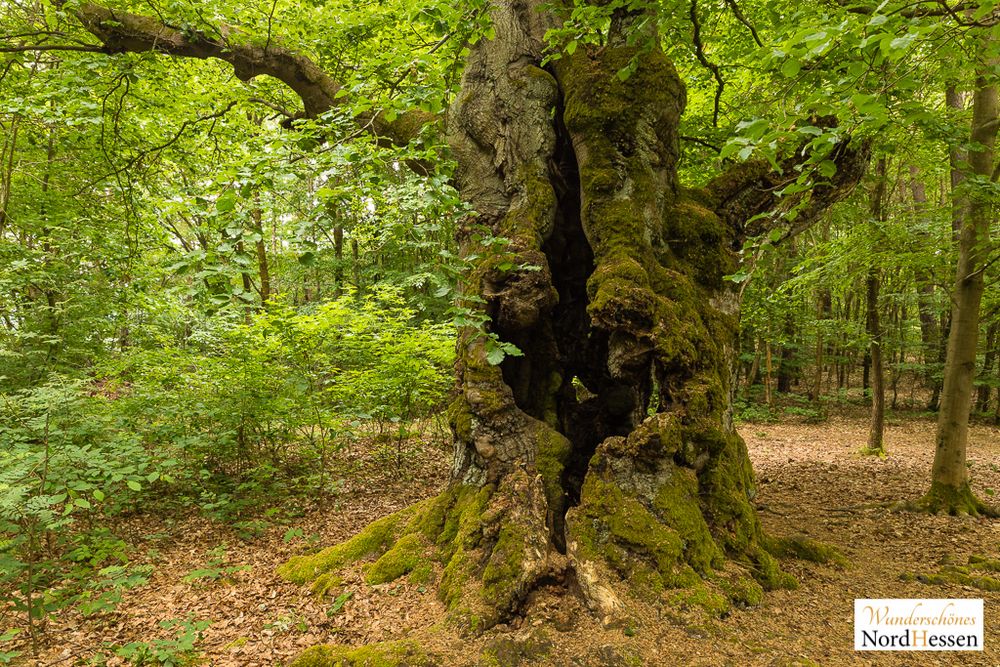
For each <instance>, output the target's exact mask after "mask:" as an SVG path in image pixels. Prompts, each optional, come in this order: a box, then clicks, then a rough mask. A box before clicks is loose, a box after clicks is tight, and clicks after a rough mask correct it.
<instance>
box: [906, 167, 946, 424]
mask: <svg viewBox="0 0 1000 667" xmlns="http://www.w3.org/2000/svg"><path fill="white" fill-rule="evenodd" d="M909 171H910V196H911V197H912V199H913V217H914V226H915V233H916V235H917V237H918V238H920V239H921V240H922V241H925V242H927V243H930V242H931V235H930V230H929V229H928V228H927V224H928V222H927V220H926V219H925V216H926V211H927V190H926V188H925V187H924V183H923V181H921V180H920V172H919V170H918V169H917V167H916V166H915V165H910V167H909ZM914 279H915V287H916V291H917V306H918V308H919V311H920V343H921V361H922V362H923V365H924V373H923V377H924V384H925V385H926V386H927V388H929V389H931V390H932V391H934V392H935V393H936V392H937V391H939V389H938V388H939V387H940V380H939V379H938V377H937V373H936V372H935V370H934V366H935V364H938V363H939V360H938V356H939V352H938V351H939V350H940V347H941V331H940V328H939V326H938V320H937V317H936V316H935V307H934V287H935V284H936V283H935V280H934V276H933V275H932V274H931V272H930V271H929V270H927V269H924V268H920V269H917V270H916V271H915V272H914ZM934 404H935V406H936V405H937V401H936V400H935V401H934ZM935 409H936V407H935Z"/></svg>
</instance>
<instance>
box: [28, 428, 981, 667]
mask: <svg viewBox="0 0 1000 667" xmlns="http://www.w3.org/2000/svg"><path fill="white" fill-rule="evenodd" d="M740 430H741V432H742V434H743V435H744V437H745V438H746V440H747V444H748V446H749V449H750V456H751V458H752V460H753V464H754V469H755V471H756V474H757V478H758V481H759V486H760V493H759V496H758V498H757V501H758V503H759V504H760V505H761V506H762V508H763V509H762V513H761V517H762V520H763V523H764V527H765V530H767V531H768V532H769V533H771V534H774V535H792V534H805V535H808V536H809V537H811V538H813V539H816V540H820V541H823V542H826V543H829V544H832V545H834V546H836V547H838V548H839V549H840V550H841V551H842V552H843V553H844V554H845V555H846V556H847V557H848V559H849V560H850V566H849V567H847V568H846V569H839V568H837V567H834V566H828V565H817V564H813V563H806V562H801V561H794V560H790V561H785V562H783V566H784V567H785V568H786V569H787V570H788V571H790V572H791V573H792V574H794V575H795V576H796V577H797V578H798V580H799V582H800V587H799V588H798V589H797V590H793V591H777V592H772V593H769V594H768V595H767V596H766V597H765V600H764V602H763V604H762V605H761V606H759V607H756V608H753V609H744V610H736V611H734V612H733V613H732V614H730V615H729V616H728V617H726V618H724V619H713V620H707V621H706V620H704V619H701V620H693V618H688V617H686V616H685V615H680V614H679V615H675V616H671V617H670V618H664V619H660V620H658V621H649V622H645V623H640V625H639V626H638V627H637V628H636V629H635V631H634V632H633V631H629V632H628V633H627V634H628V635H629V636H627V635H626V633H625V632H623V631H622V630H621V629H617V630H615V629H611V630H605V629H603V628H602V627H601V626H600V624H599V623H598V622H597V621H596V620H595V619H593V618H592V617H591V616H590V615H589V614H588V613H587V612H586V611H585V610H583V608H582V607H580V605H579V603H578V602H577V601H576V599H575V598H574V597H573V596H571V595H567V594H565V593H564V592H563V591H559V590H551V591H542V592H541V593H540V594H538V595H536V597H535V598H534V599H533V601H532V602H531V604H530V605H529V608H528V610H527V614H526V616H525V618H524V619H521V620H519V622H518V623H517V625H516V627H510V626H502V627H500V628H497V629H495V630H494V631H491V632H490V633H489V634H487V636H485V637H482V638H479V639H476V640H474V641H468V642H466V641H463V640H461V639H460V638H458V637H456V636H450V635H448V634H447V632H446V631H442V630H438V631H437V632H435V633H433V634H428V633H427V630H426V629H427V628H428V627H430V626H432V625H434V624H437V623H439V622H440V621H441V619H442V618H443V615H444V609H443V606H442V604H441V603H440V602H439V601H438V600H437V598H436V596H435V595H434V589H433V586H430V587H427V588H424V587H422V586H416V585H413V584H410V583H408V582H406V581H401V582H399V583H394V584H388V585H382V586H375V587H371V586H367V585H365V584H364V583H363V581H362V579H361V576H360V572H359V571H354V572H352V573H349V574H348V575H347V576H346V577H345V586H344V588H343V589H342V590H343V591H344V592H345V593H350V596H349V597H348V596H347V595H342V596H341V597H339V598H337V599H336V600H333V599H330V598H328V599H324V600H319V599H316V598H315V597H312V596H310V595H309V594H308V592H307V591H306V590H304V589H302V588H300V587H298V586H295V585H291V584H289V583H287V582H284V581H282V580H281V579H279V578H278V577H277V576H276V575H275V574H274V570H275V567H276V566H277V565H278V564H280V563H282V562H283V561H284V560H286V559H287V558H288V557H289V556H291V555H294V554H296V553H301V552H302V551H303V550H305V549H306V548H307V547H308V546H309V545H310V544H311V545H328V544H333V543H336V542H338V541H340V540H343V539H346V538H348V537H350V536H351V535H352V534H354V533H355V532H357V531H358V530H359V529H361V528H362V527H364V526H365V525H366V524H367V523H369V522H370V521H371V520H373V519H375V518H377V517H378V516H382V515H385V514H388V513H390V512H392V511H395V510H397V509H400V508H402V507H404V506H406V505H408V504H410V503H412V502H414V501H416V500H419V499H421V498H424V497H427V496H430V495H432V494H433V493H435V492H436V491H437V490H438V489H439V488H440V487H441V486H442V485H443V484H444V482H445V474H446V471H447V469H448V458H449V455H450V448H446V447H445V446H444V445H443V444H442V443H437V444H435V445H433V446H424V447H419V448H417V447H414V448H412V449H409V450H405V452H404V455H403V459H402V460H401V461H398V462H394V463H391V464H388V465H387V464H386V462H385V461H384V460H383V459H380V462H376V461H374V460H373V457H374V453H373V452H374V450H373V449H364V448H355V450H354V451H353V452H347V451H344V452H342V453H340V454H339V455H338V456H339V457H340V460H339V462H338V463H339V465H341V466H342V467H343V469H344V470H347V469H348V467H349V466H350V469H352V470H355V471H360V472H352V473H351V474H350V475H346V474H345V475H344V477H345V483H344V486H343V487H342V489H341V490H340V492H339V493H338V494H336V495H335V496H330V497H327V498H326V499H324V500H323V501H322V502H321V503H317V505H316V506H315V507H312V508H310V509H307V511H306V512H305V514H304V515H303V516H301V517H299V518H297V519H294V520H288V521H285V522H284V523H282V524H281V525H273V526H272V527H271V528H269V529H268V530H266V531H265V532H264V534H263V535H260V536H258V537H256V538H255V539H252V540H250V541H244V540H240V539H239V537H238V536H236V535H235V534H234V532H233V531H232V529H230V528H227V527H225V526H222V525H220V524H218V523H213V522H210V521H208V520H206V519H202V518H197V517H184V518H174V519H169V518H163V517H152V516H144V517H137V518H135V519H133V520H132V525H130V526H128V528H129V530H128V534H131V535H134V536H136V537H135V538H134V539H135V546H136V547H137V548H136V553H138V554H146V559H145V561H143V558H142V557H141V556H140V557H138V559H137V561H136V562H148V563H150V564H152V565H154V566H155V570H154V571H153V574H152V575H151V577H150V580H149V582H148V583H147V584H145V585H143V586H141V587H138V588H135V589H133V590H130V591H127V592H125V593H124V596H123V600H122V602H121V603H120V604H119V605H118V607H117V609H115V610H114V611H113V612H111V613H107V614H103V615H98V616H92V617H88V618H84V617H82V616H80V615H78V614H75V613H72V614H63V615H61V616H60V617H57V618H56V619H55V620H53V621H52V622H50V625H49V628H48V638H49V640H48V643H47V645H46V647H45V648H44V650H43V652H42V653H41V655H40V656H39V657H38V658H37V659H31V660H29V661H26V662H24V663H22V664H28V665H46V666H51V665H71V664H94V663H99V662H101V661H102V659H101V658H99V657H97V656H101V655H104V656H111V657H110V658H109V659H108V660H107V663H106V664H108V665H116V664H124V663H123V661H122V659H121V658H119V657H114V656H113V654H112V651H111V647H115V646H122V645H125V644H127V643H129V642H145V643H151V642H153V641H155V639H156V638H166V639H170V638H172V637H175V636H176V634H177V630H176V628H174V629H170V630H168V629H164V628H162V627H161V622H163V621H166V620H170V619H198V620H207V621H211V625H209V626H208V628H207V629H206V630H205V631H204V634H203V637H202V639H201V640H200V641H199V642H198V643H197V645H196V650H197V651H199V652H200V659H199V660H198V661H197V662H198V664H206V665H240V666H247V667H250V666H256V665H260V666H265V665H267V666H271V665H283V664H286V663H287V662H288V661H289V660H290V659H291V658H292V657H294V656H295V655H296V654H297V653H298V652H299V651H301V650H302V649H304V648H306V647H308V646H311V645H314V644H317V643H340V644H351V645H360V644H364V643H369V642H377V641H383V640H389V639H399V638H402V637H405V636H408V635H413V636H417V637H421V638H423V639H424V640H426V641H429V642H430V644H431V645H430V646H429V648H431V649H432V650H433V651H434V652H435V653H437V654H438V655H439V656H440V660H441V664H442V665H445V666H450V665H455V666H456V667H457V666H459V665H476V664H477V661H478V656H479V655H480V653H481V651H482V650H483V649H484V648H486V647H492V649H493V650H494V652H495V653H497V654H499V655H501V656H507V658H508V659H509V660H508V661H507V662H503V661H501V664H522V665H558V666H572V665H579V666H581V667H589V666H593V667H602V666H603V667H615V666H618V665H622V666H628V665H664V666H668V665H733V666H743V665H783V666H790V665H801V666H807V665H868V664H871V665H959V664H961V665H1000V634H997V633H998V627H1000V611H998V610H1000V592H992V593H990V592H982V591H979V590H975V589H972V588H965V587H962V586H956V585H949V586H934V585H929V584H924V583H921V582H919V581H902V580H901V579H900V576H901V575H903V574H906V573H916V574H926V573H932V572H936V571H938V570H939V569H940V566H941V563H944V562H957V563H959V564H962V563H965V562H966V561H967V559H968V556H969V555H970V554H985V555H992V556H993V557H996V556H997V554H998V552H1000V521H989V520H977V519H972V518H950V517H935V516H923V515H914V514H908V513H892V512H890V511H889V510H888V509H887V508H885V507H881V506H878V504H879V503H884V502H887V501H896V500H900V499H915V498H917V497H918V496H919V495H920V494H921V492H922V491H924V490H925V488H926V486H927V478H928V471H929V469H930V465H931V458H932V453H933V439H934V438H933V435H934V424H933V422H932V421H930V420H928V419H925V418H917V417H913V418H910V417H906V418H894V419H891V420H890V422H889V424H888V427H887V432H886V445H887V449H888V452H889V454H888V457H887V458H885V459H878V458H873V457H865V456H861V455H860V454H859V453H858V450H859V449H860V447H861V446H862V445H863V444H864V443H865V440H866V435H867V423H866V419H865V417H864V414H863V412H861V411H860V410H859V411H858V413H857V414H856V415H842V416H835V417H831V418H830V419H829V420H827V421H825V422H823V423H819V424H804V423H773V424H772V423H766V424H763V423H761V424H743V425H742V426H741V427H740ZM969 458H970V460H971V462H972V465H971V472H972V478H973V480H974V489H975V491H976V492H977V494H979V495H980V496H981V497H983V498H986V499H988V500H994V501H995V500H997V497H996V496H991V493H992V489H1000V467H998V465H1000V429H997V428H996V427H989V426H982V425H979V426H975V427H973V429H972V432H971V442H970V450H969ZM400 471H402V473H401V472H400ZM859 506H861V507H859ZM289 529H298V530H292V532H289ZM220 545H226V548H225V555H224V556H223V557H222V560H224V561H225V562H224V563H221V564H220V563H218V562H216V563H215V564H214V565H211V566H206V562H208V561H210V560H211V559H212V558H213V556H212V553H213V550H217V549H218V547H220ZM214 553H215V558H216V561H218V560H219V554H220V553H221V552H219V551H215V552H214ZM236 566H245V568H244V569H238V570H234V568H235V567H236ZM206 568H207V569H208V570H209V572H214V573H215V574H216V576H208V577H202V578H198V579H195V580H194V581H185V576H186V575H189V574H190V573H192V572H193V571H198V570H199V569H202V570H204V569H206ZM188 578H189V579H190V577H188ZM862 597H863V598H880V597H887V598H920V597H973V598H978V597H981V598H984V599H985V614H986V637H985V644H986V650H985V651H984V652H981V653H942V652H924V653H880V654H877V653H870V652H869V653H856V652H854V650H853V630H852V628H853V621H852V618H853V601H854V599H855V598H862ZM428 638H429V639H428ZM164 646H169V644H165V645H164ZM21 648H22V649H23V648H24V647H21ZM525 656H527V657H525ZM95 658H96V660H95ZM518 658H520V660H521V661H520V663H518Z"/></svg>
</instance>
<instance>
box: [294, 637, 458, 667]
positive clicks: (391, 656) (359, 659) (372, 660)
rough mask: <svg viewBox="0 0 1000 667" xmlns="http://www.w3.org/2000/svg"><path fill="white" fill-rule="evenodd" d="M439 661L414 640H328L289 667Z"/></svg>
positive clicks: (406, 666)
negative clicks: (360, 642) (345, 642)
mask: <svg viewBox="0 0 1000 667" xmlns="http://www.w3.org/2000/svg"><path fill="white" fill-rule="evenodd" d="M438 664H440V663H439V662H438V661H437V660H435V659H434V658H433V657H432V656H430V655H429V654H428V653H427V652H425V651H424V650H423V649H422V648H421V647H420V645H419V644H417V643H416V642H414V641H407V640H403V641H393V642H380V643H377V644H368V645H366V646H360V647H356V648H355V647H350V646H338V645H334V644H326V645H320V646H313V647H311V648H308V649H306V650H305V651H303V652H302V653H301V654H300V655H299V657H298V658H296V659H295V660H294V661H292V663H291V665H289V667H434V666H435V665H438Z"/></svg>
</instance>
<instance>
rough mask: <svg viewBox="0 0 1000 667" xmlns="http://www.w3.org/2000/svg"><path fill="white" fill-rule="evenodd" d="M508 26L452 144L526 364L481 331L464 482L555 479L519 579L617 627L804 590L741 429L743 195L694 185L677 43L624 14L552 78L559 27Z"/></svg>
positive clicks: (458, 404) (478, 276) (477, 66)
mask: <svg viewBox="0 0 1000 667" xmlns="http://www.w3.org/2000/svg"><path fill="white" fill-rule="evenodd" d="M494 20H495V25H496V26H497V39H496V40H494V41H492V42H489V43H485V44H482V45H481V46H480V47H479V49H478V50H477V52H475V53H474V54H473V56H472V59H471V61H470V64H469V66H468V69H467V72H466V78H465V85H464V87H463V95H462V97H461V99H460V103H459V104H458V105H456V107H455V108H454V109H453V116H452V120H453V122H452V124H451V137H452V144H453V146H454V148H455V151H456V156H457V157H458V160H459V164H460V172H459V183H460V186H461V187H462V191H463V193H464V194H465V196H466V198H467V199H468V200H469V201H470V202H471V203H472V205H473V207H474V208H475V209H476V210H477V211H478V213H479V216H478V218H477V219H476V220H475V221H474V222H475V224H476V225H483V226H486V227H488V228H489V230H490V232H491V233H492V234H494V235H496V236H503V237H506V238H509V239H511V241H512V242H511V244H510V245H509V246H507V247H506V252H505V253H504V255H503V256H490V257H485V258H483V259H482V260H480V261H479V262H478V265H477V269H476V271H475V272H474V273H473V275H472V276H471V277H470V279H469V284H468V285H467V289H468V290H469V292H470V293H473V294H476V295H478V296H481V297H482V298H483V299H484V303H483V308H485V310H486V313H487V314H488V315H489V316H490V325H489V329H490V331H491V332H492V333H494V334H496V335H497V336H498V337H499V338H500V339H501V340H502V341H504V342H510V343H514V344H515V345H517V346H518V347H519V348H520V350H521V351H522V352H523V356H508V357H506V358H505V359H504V360H503V362H502V363H501V364H500V365H499V366H493V365H491V364H490V363H489V362H488V360H487V355H486V347H487V342H486V339H485V338H483V337H482V336H480V335H478V334H476V333H475V332H468V333H467V334H466V335H465V336H464V337H463V339H462V341H461V343H460V350H459V358H460V361H459V376H458V383H459V384H458V386H459V395H458V398H457V399H456V401H455V404H454V406H453V408H452V424H453V426H454V431H455V446H456V459H455V468H454V483H455V484H462V485H476V486H482V485H498V484H501V483H502V480H503V479H504V478H505V477H507V476H509V475H511V474H514V473H516V474H518V475H520V474H522V473H523V474H524V475H525V476H526V478H527V479H533V480H537V491H536V492H537V494H538V497H539V501H540V502H544V506H545V508H546V511H545V526H544V530H545V534H544V535H541V536H536V540H535V541H534V542H530V541H529V540H527V539H525V545H526V546H527V545H529V543H530V544H532V545H534V544H544V548H545V554H544V555H543V556H542V558H540V559H537V558H534V555H532V556H531V558H529V560H530V561H531V562H532V563H533V565H535V566H536V567H535V571H534V572H531V571H530V570H526V569H525V568H523V567H517V568H515V571H516V572H519V573H521V574H522V575H529V576H534V577H535V578H536V581H537V580H542V579H548V578H551V577H553V576H556V577H558V576H560V573H563V572H567V571H571V572H572V573H573V575H574V576H575V580H576V581H577V582H578V583H579V584H580V588H581V590H582V592H583V594H584V595H585V597H586V598H587V600H588V602H589V603H591V605H592V606H593V607H594V608H595V609H597V610H598V611H599V612H600V613H601V614H602V615H604V616H606V617H608V618H609V619H611V618H614V617H615V616H616V615H617V613H618V612H619V611H620V610H622V609H624V608H625V607H626V606H627V598H628V597H629V596H631V595H638V596H640V597H646V598H647V599H651V598H656V597H658V596H660V595H662V594H669V593H668V592H669V591H671V590H674V589H678V588H690V587H698V588H699V590H701V591H703V582H704V581H709V582H713V583H712V584H710V587H712V586H714V584H718V586H715V589H716V590H715V592H716V593H718V595H716V596H714V597H713V596H711V595H710V596H702V599H710V600H712V601H713V604H716V605H718V606H720V607H721V606H724V604H725V598H726V595H725V592H726V591H729V592H731V593H732V595H731V596H730V597H736V598H739V599H741V600H746V599H756V598H757V597H758V596H759V593H760V590H761V585H763V586H765V587H767V586H774V585H778V584H781V583H787V581H786V580H784V579H783V578H782V577H781V576H780V574H779V573H778V570H777V568H776V567H775V564H774V561H773V560H772V559H771V557H770V556H769V555H768V554H767V553H766V551H765V550H764V549H763V548H762V546H761V532H760V526H759V523H758V521H757V517H756V515H755V513H754V510H753V506H752V503H751V499H752V497H753V494H754V488H753V476H752V472H751V469H750V463H749V460H748V457H747V452H746V448H745V446H744V443H743V441H742V439H741V438H740V437H739V435H737V433H736V432H735V430H734V428H733V424H732V417H731V389H732V387H731V382H730V372H731V369H732V362H733V353H734V350H735V342H736V333H737V326H738V300H737V295H736V293H735V291H734V289H733V285H732V283H729V282H727V281H725V280H724V276H725V275H726V274H729V273H733V272H734V269H735V266H736V265H735V262H736V255H735V253H734V248H738V247H739V241H738V240H737V238H736V237H737V230H736V229H734V228H733V226H732V225H731V224H729V223H727V222H724V221H723V218H722V217H720V216H719V215H718V214H717V213H716V209H717V208H720V207H722V206H723V205H724V204H726V203H728V202H723V201H721V199H720V198H719V197H718V196H716V195H715V194H713V192H712V191H710V190H708V189H706V190H698V191H690V190H685V189H684V188H682V187H681V186H680V185H679V184H678V180H677V175H676V167H677V160H678V157H679V154H678V153H679V151H678V136H677V127H678V122H679V119H680V116H681V113H682V111H683V109H684V103H685V91H684V86H683V84H682V82H681V80H680V78H679V77H678V75H677V73H676V71H675V70H674V68H673V66H672V65H671V63H670V62H669V61H668V59H667V58H666V56H665V55H664V54H663V53H662V52H661V51H660V50H659V49H656V48H654V49H652V50H651V51H648V52H645V53H641V52H640V51H639V50H638V49H637V48H635V47H632V46H628V45H626V44H625V43H624V39H620V38H619V37H620V35H621V34H622V33H623V32H624V30H625V29H626V27H627V25H626V24H627V22H628V17H620V20H619V21H617V22H616V24H615V25H613V26H612V28H611V34H610V36H609V41H608V43H607V44H606V45H605V46H604V47H603V48H601V49H599V50H593V51H591V52H587V51H586V50H585V49H580V50H579V51H577V52H576V53H575V54H573V55H571V56H564V57H563V58H562V59H561V60H559V61H557V62H556V63H555V64H554V66H551V67H547V68H543V67H541V65H540V63H541V60H542V53H541V51H542V44H541V37H542V34H543V33H544V30H545V28H546V26H545V24H544V15H543V14H540V13H533V12H532V11H531V6H530V4H529V3H527V2H525V3H523V4H518V3H515V4H514V6H513V7H511V8H510V9H509V10H497V11H496V12H495V15H494ZM630 66H634V73H633V74H632V75H631V76H630V77H629V78H628V79H626V80H625V81H622V79H621V78H620V77H619V76H618V72H619V71H620V70H622V69H624V68H626V67H630ZM471 237H472V234H471V232H470V238H471ZM537 529H538V530H541V528H540V527H538V528H537ZM522 537H523V535H522ZM542 538H544V540H543V539H542ZM528 551H530V549H526V551H525V553H526V554H527V553H528ZM727 562H728V563H730V565H728V566H727ZM734 563H735V564H738V565H733V564H734ZM750 575H753V576H750ZM754 579H756V581H757V582H759V583H755V582H754ZM625 582H627V584H626V583H625ZM531 585H532V584H531V582H524V584H523V585H522V584H519V585H517V586H514V587H512V590H517V591H523V590H527V589H530V587H531ZM505 604H509V605H510V606H511V607H512V608H513V607H516V605H517V604H518V601H517V600H510V601H505Z"/></svg>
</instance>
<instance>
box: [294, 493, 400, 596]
mask: <svg viewBox="0 0 1000 667" xmlns="http://www.w3.org/2000/svg"><path fill="white" fill-rule="evenodd" d="M416 509H417V506H412V507H408V508H406V509H404V510H401V511H399V512H396V513H395V514H391V515H389V516H387V517H383V518H381V519H379V520H378V521H374V522H372V523H371V524H369V525H368V527H367V528H365V529H364V530H363V531H361V532H360V533H358V534H357V535H355V536H354V537H352V538H351V539H349V540H347V541H346V542H341V543H340V544H337V545H335V546H332V547H328V548H326V549H323V550H322V551H320V552H319V553H316V554H313V555H308V556H293V557H292V558H291V559H289V560H288V562H286V563H284V564H282V565H280V566H278V575H279V576H281V577H284V578H285V579H287V580H288V581H291V582H293V583H297V584H305V583H311V582H315V581H316V580H317V579H318V578H319V577H320V576H321V575H323V574H326V573H328V572H332V571H334V570H338V569H340V568H342V567H344V566H345V565H347V564H349V563H353V562H355V561H358V560H362V559H364V558H367V557H368V556H371V555H374V554H378V553H381V552H382V551H384V550H385V549H387V548H388V547H389V546H390V545H392V544H393V542H395V540H396V537H397V534H398V532H399V528H400V527H401V525H403V524H404V523H405V522H406V521H408V520H409V519H410V518H411V516H412V515H413V513H414V511H415V510H416ZM328 587H329V586H327V588H328Z"/></svg>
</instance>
